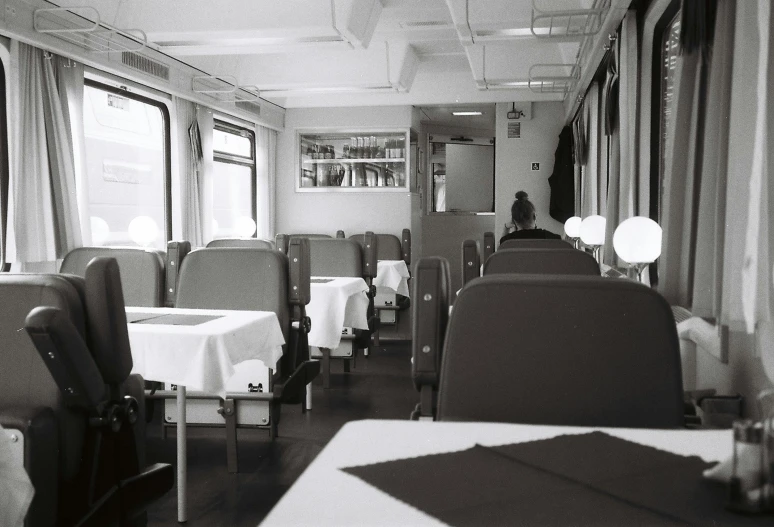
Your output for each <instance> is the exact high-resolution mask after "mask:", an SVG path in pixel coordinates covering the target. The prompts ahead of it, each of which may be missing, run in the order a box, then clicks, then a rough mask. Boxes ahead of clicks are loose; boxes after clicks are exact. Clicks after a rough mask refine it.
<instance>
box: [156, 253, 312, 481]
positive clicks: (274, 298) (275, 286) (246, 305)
mask: <svg viewBox="0 0 774 527" xmlns="http://www.w3.org/2000/svg"><path fill="white" fill-rule="evenodd" d="M308 243H309V242H308V241H307V240H304V239H295V240H293V241H292V242H291V244H290V247H289V250H288V252H289V255H290V256H289V257H288V256H286V255H284V254H282V253H281V252H279V251H274V250H268V249H254V248H225V247H223V248H211V249H198V250H195V251H192V252H191V253H189V254H188V255H187V256H186V258H185V260H183V265H182V268H181V269H180V282H179V286H178V297H177V307H181V308H195V309H196V308H198V309H233V310H252V311H272V312H274V313H275V314H276V315H277V319H278V320H279V323H280V327H281V328H282V334H283V336H284V337H285V342H286V344H285V346H283V355H282V358H281V359H280V362H279V364H278V370H277V372H276V375H274V376H272V372H271V369H267V368H266V367H265V366H264V365H263V363H261V362H260V361H258V360H250V361H244V362H242V363H240V364H237V365H236V367H235V369H236V373H235V374H234V376H233V377H232V378H231V379H230V381H229V383H228V384H227V386H226V389H227V392H228V395H229V397H228V398H227V400H225V401H220V402H218V401H216V400H211V401H208V400H193V401H190V402H189V403H188V405H187V406H188V408H187V422H188V425H189V426H193V425H195V424H197V423H199V424H206V425H213V424H214V425H225V426H226V439H227V455H228V467H229V471H230V472H237V470H238V464H237V455H236V454H237V450H236V428H237V427H238V426H239V427H259V428H268V430H269V433H270V435H271V437H272V438H274V437H276V436H277V426H278V424H279V420H280V405H281V404H299V403H301V404H303V403H304V402H305V388H306V385H307V384H308V383H309V382H311V381H312V380H313V379H314V377H315V376H316V375H317V373H318V372H319V364H318V363H317V362H315V361H309V346H308V343H307V333H308V331H309V323H308V318H307V317H306V313H305V306H306V304H308V303H309V298H310V295H309V291H310V285H309V248H308ZM250 384H252V386H250ZM259 385H260V386H259ZM240 392H241V393H244V394H248V395H247V396H246V397H245V398H244V399H243V400H239V398H238V394H239V393H240ZM256 392H258V393H256ZM260 392H263V394H261V393H260ZM189 395H190V394H189ZM261 395H263V397H262V398H261ZM232 396H233V397H232ZM212 399H218V398H217V396H214V395H213V396H212ZM237 405H238V407H237ZM224 408H225V411H224ZM165 415H166V417H167V418H168V419H167V421H173V420H176V406H175V404H173V402H169V403H168V405H167V409H166V412H165Z"/></svg>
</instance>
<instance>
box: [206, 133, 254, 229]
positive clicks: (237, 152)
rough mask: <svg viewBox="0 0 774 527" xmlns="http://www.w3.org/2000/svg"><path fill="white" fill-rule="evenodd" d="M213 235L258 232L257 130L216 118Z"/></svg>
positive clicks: (213, 142) (214, 134)
mask: <svg viewBox="0 0 774 527" xmlns="http://www.w3.org/2000/svg"><path fill="white" fill-rule="evenodd" d="M212 139H213V141H212V145H213V157H214V161H215V163H214V174H213V196H212V198H213V199H212V204H213V205H212V207H213V209H212V219H213V223H214V224H213V237H214V238H231V237H243V238H246V237H250V236H254V235H255V232H256V222H255V220H256V207H257V205H256V190H255V189H256V183H255V179H256V178H255V174H256V172H255V134H254V133H253V132H252V131H251V130H248V129H245V128H239V127H235V126H232V125H230V124H227V123H224V122H221V121H215V128H214V130H213V138H212Z"/></svg>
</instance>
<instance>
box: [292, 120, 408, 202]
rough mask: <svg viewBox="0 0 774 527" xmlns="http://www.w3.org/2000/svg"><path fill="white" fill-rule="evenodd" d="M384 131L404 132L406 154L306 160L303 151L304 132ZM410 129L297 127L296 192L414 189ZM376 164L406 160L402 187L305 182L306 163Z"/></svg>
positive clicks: (310, 164) (388, 132)
mask: <svg viewBox="0 0 774 527" xmlns="http://www.w3.org/2000/svg"><path fill="white" fill-rule="evenodd" d="M375 134H379V135H384V134H391V135H395V136H398V135H400V136H402V138H403V145H404V146H403V148H404V155H403V157H402V158H386V157H385V158H372V159H364V158H341V159H315V160H304V159H303V158H304V153H303V152H302V150H301V148H302V144H301V136H307V135H320V136H325V135H344V136H360V135H366V136H368V135H375ZM409 139H410V129H409V128H389V127H387V128H348V127H334V128H297V129H296V130H295V150H294V156H295V163H294V165H295V169H294V175H293V177H294V179H295V183H294V187H295V191H296V192H313V193H314V192H333V193H361V194H379V193H395V192H410V188H411V183H412V182H411V177H412V176H411V155H410V149H411V143H410V141H409ZM342 163H352V164H372V165H382V164H387V163H402V164H403V172H404V184H403V185H401V186H399V187H378V186H375V187H368V186H362V187H340V186H325V187H317V186H315V187H305V186H302V185H301V178H302V176H303V169H304V167H305V166H314V165H327V164H342Z"/></svg>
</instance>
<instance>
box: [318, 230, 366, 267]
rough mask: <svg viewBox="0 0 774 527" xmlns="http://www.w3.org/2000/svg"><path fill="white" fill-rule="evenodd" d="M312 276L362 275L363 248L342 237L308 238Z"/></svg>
mask: <svg viewBox="0 0 774 527" xmlns="http://www.w3.org/2000/svg"><path fill="white" fill-rule="evenodd" d="M309 257H310V259H311V267H312V268H311V273H312V276H354V277H362V276H363V248H362V247H361V246H360V244H358V243H357V242H356V241H354V240H352V239H344V238H329V239H325V238H310V239H309Z"/></svg>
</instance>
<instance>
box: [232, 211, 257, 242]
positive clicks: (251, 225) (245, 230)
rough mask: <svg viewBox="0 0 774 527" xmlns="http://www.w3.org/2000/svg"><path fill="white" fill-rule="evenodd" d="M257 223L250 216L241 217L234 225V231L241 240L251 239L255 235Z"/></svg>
mask: <svg viewBox="0 0 774 527" xmlns="http://www.w3.org/2000/svg"><path fill="white" fill-rule="evenodd" d="M255 229H256V225H255V221H254V220H253V219H252V218H250V217H248V216H240V217H238V218H237V220H236V223H235V224H234V230H235V231H236V233H237V236H239V237H240V238H249V237H250V236H252V235H253V234H255Z"/></svg>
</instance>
